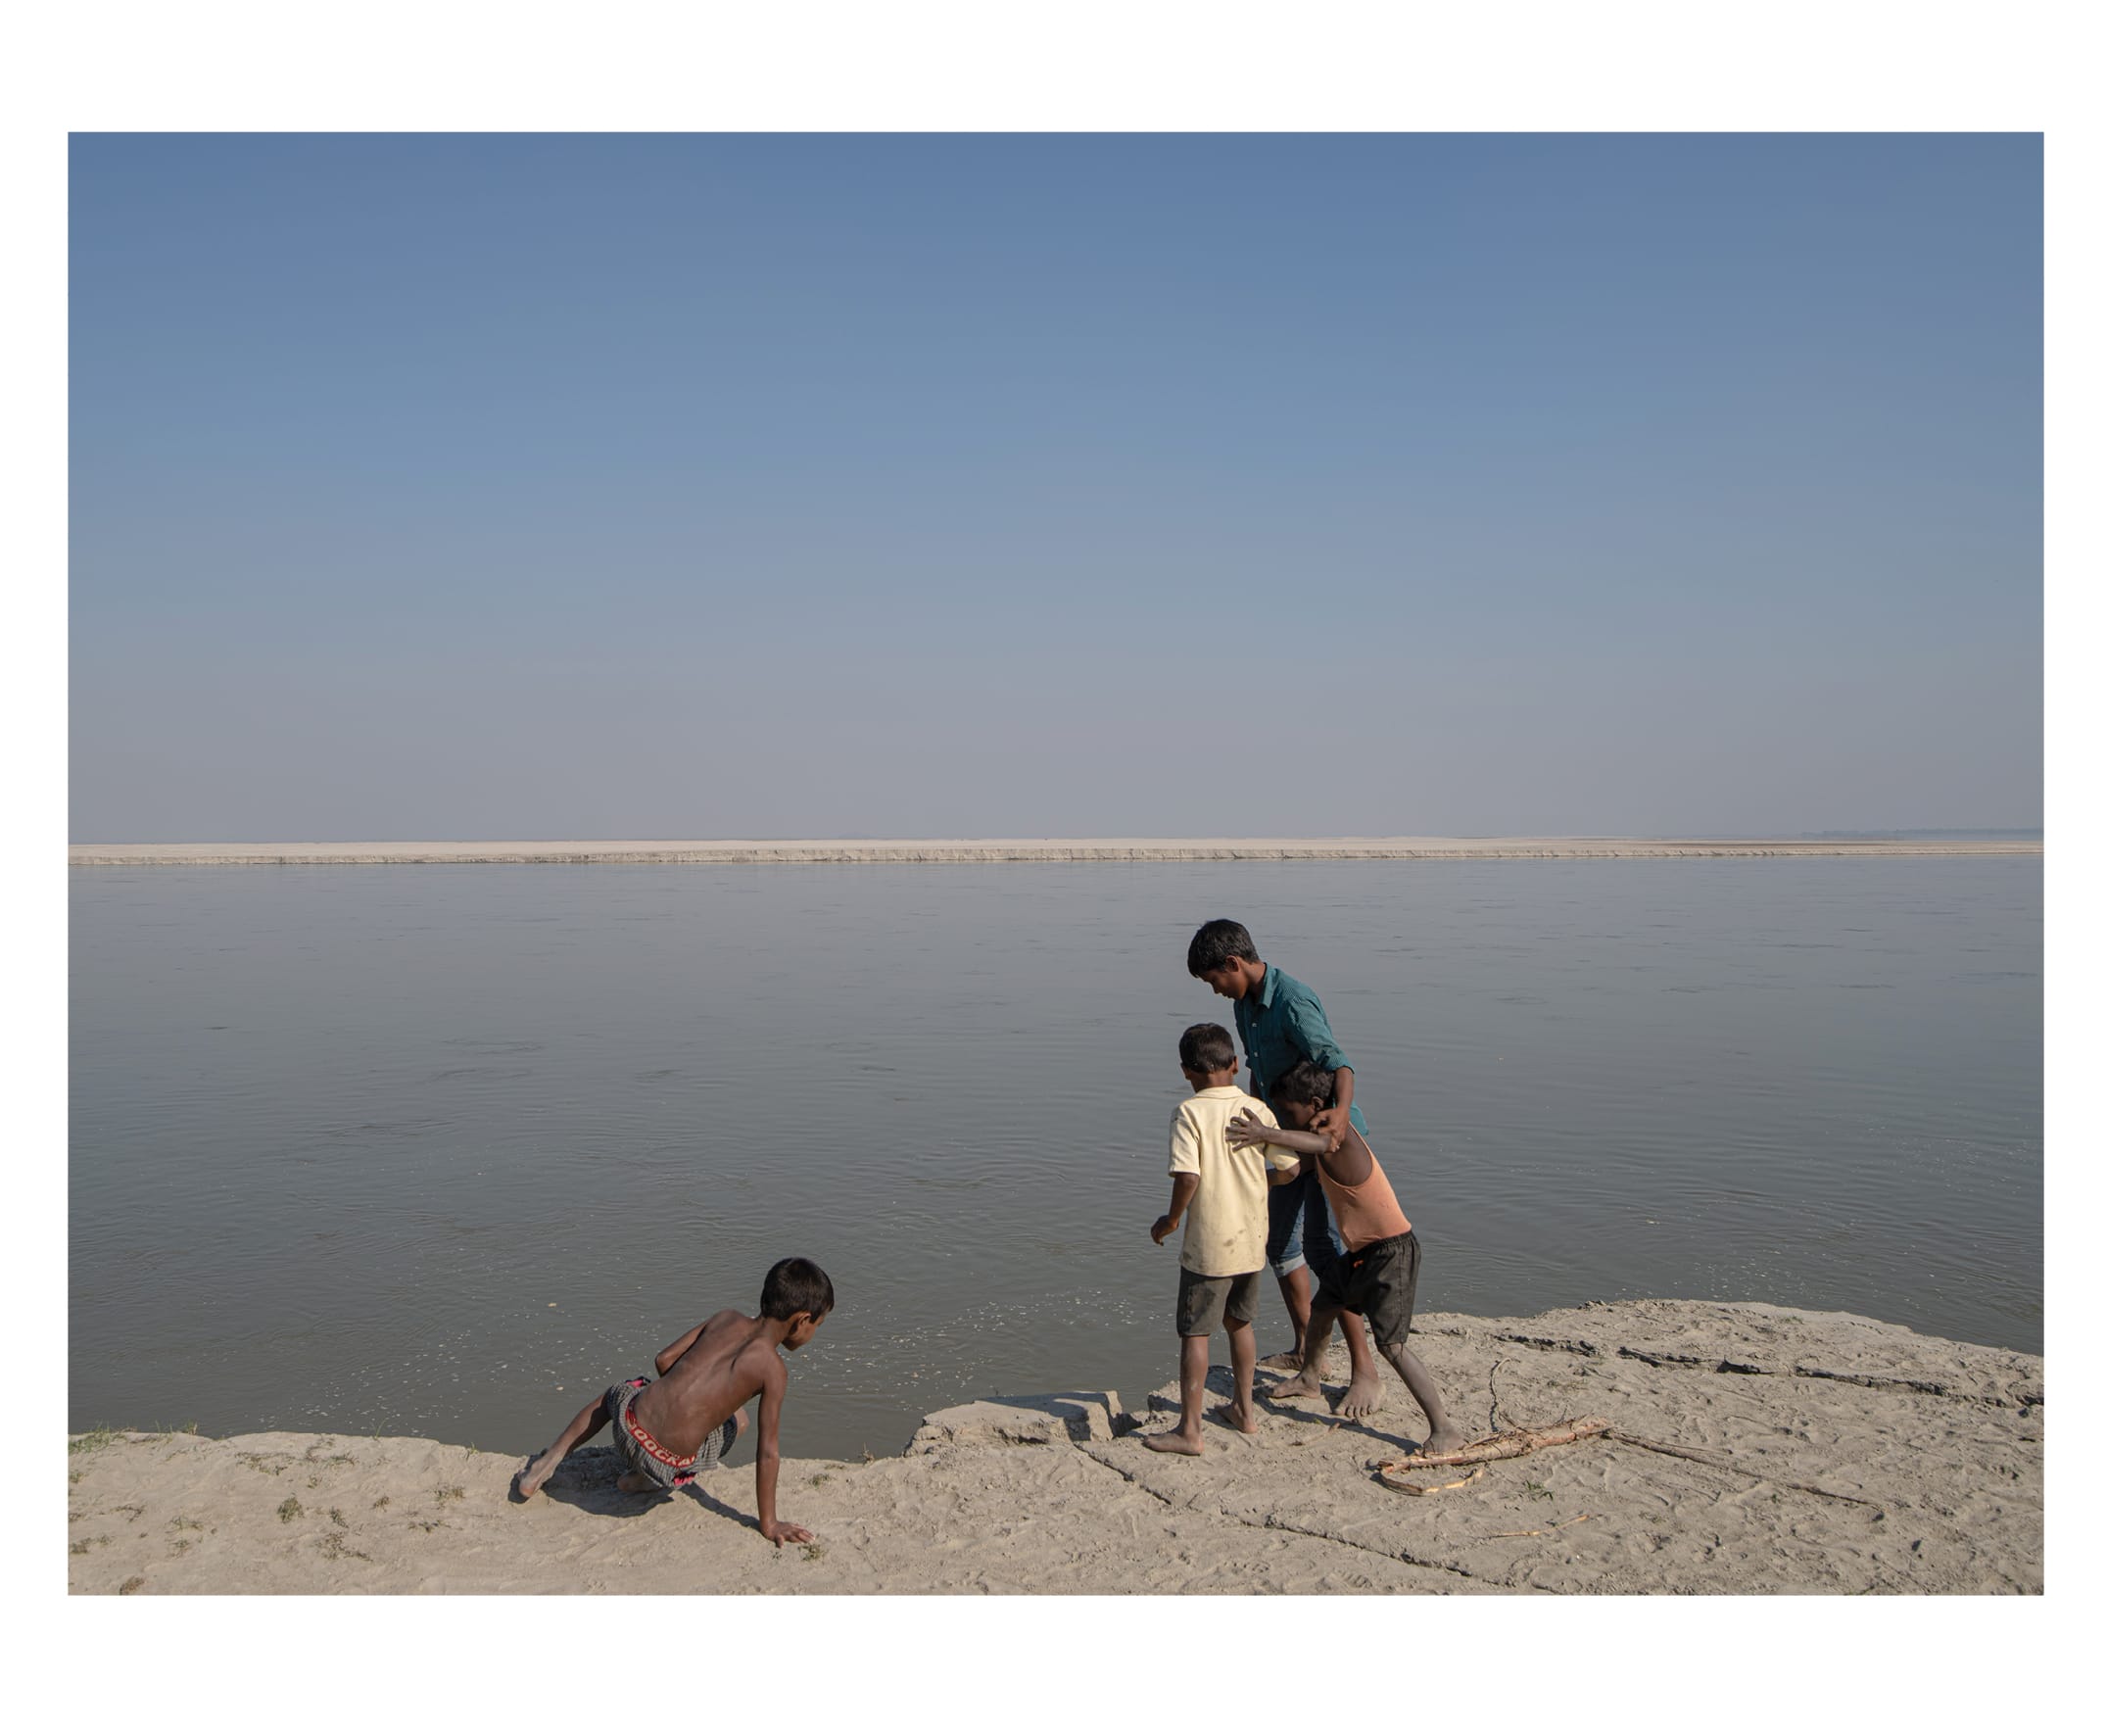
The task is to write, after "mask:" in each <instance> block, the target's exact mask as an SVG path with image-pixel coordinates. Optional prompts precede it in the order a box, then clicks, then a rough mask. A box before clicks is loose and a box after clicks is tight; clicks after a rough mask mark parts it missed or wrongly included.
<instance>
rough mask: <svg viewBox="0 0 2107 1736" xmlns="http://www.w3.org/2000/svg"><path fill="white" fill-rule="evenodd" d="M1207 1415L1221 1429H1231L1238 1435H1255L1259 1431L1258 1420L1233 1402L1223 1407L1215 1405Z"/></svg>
mask: <svg viewBox="0 0 2107 1736" xmlns="http://www.w3.org/2000/svg"><path fill="white" fill-rule="evenodd" d="M1208 1415H1209V1416H1210V1417H1212V1418H1214V1420H1215V1421H1216V1422H1217V1423H1221V1425H1222V1427H1224V1428H1233V1429H1235V1430H1236V1432H1237V1433H1238V1434H1257V1433H1258V1431H1259V1420H1258V1418H1257V1417H1256V1416H1254V1415H1253V1414H1252V1413H1251V1412H1250V1411H1248V1410H1246V1409H1245V1408H1244V1407H1243V1406H1242V1405H1240V1404H1237V1403H1236V1402H1235V1401H1234V1400H1231V1401H1230V1402H1229V1403H1228V1404H1225V1405H1217V1406H1216V1407H1215V1408H1214V1409H1213V1410H1212V1411H1210V1412H1208Z"/></svg>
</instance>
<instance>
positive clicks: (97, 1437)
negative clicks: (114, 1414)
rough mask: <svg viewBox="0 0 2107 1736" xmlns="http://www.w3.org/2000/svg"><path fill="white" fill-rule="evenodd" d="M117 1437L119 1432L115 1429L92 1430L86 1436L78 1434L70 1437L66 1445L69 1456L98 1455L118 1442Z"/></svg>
mask: <svg viewBox="0 0 2107 1736" xmlns="http://www.w3.org/2000/svg"><path fill="white" fill-rule="evenodd" d="M117 1437H118V1431H117V1430H116V1429H114V1428H91V1429H89V1430H88V1431H87V1433H85V1434H76V1435H73V1436H72V1437H70V1438H69V1439H68V1441H67V1443H66V1450H67V1452H68V1453H69V1454H72V1453H98V1452H100V1451H102V1449H103V1448H105V1447H107V1446H108V1445H109V1444H110V1443H111V1442H112V1441H114V1440H116V1439H117Z"/></svg>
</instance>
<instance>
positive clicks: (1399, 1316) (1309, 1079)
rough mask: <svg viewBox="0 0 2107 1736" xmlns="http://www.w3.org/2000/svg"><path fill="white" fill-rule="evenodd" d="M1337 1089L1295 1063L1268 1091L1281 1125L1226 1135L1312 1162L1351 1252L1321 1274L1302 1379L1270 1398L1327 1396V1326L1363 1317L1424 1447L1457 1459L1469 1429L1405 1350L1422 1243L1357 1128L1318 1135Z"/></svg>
mask: <svg viewBox="0 0 2107 1736" xmlns="http://www.w3.org/2000/svg"><path fill="white" fill-rule="evenodd" d="M1331 1089H1332V1077H1331V1075H1330V1074H1329V1073H1327V1072H1325V1071H1324V1069H1323V1068H1321V1067H1319V1066H1317V1063H1316V1062H1315V1061H1310V1060H1302V1061H1297V1062H1296V1063H1295V1065H1294V1066H1292V1067H1290V1068H1289V1069H1287V1071H1286V1072H1284V1073H1282V1074H1281V1075H1280V1076H1279V1077H1278V1078H1277V1079H1275V1080H1274V1081H1273V1082H1272V1085H1271V1086H1270V1088H1269V1091H1268V1093H1267V1095H1268V1097H1269V1099H1270V1101H1271V1103H1272V1106H1273V1109H1274V1112H1275V1113H1276V1114H1277V1115H1278V1116H1279V1117H1280V1126H1278V1127H1277V1128H1269V1127H1266V1126H1265V1125H1264V1124H1262V1123H1260V1122H1258V1121H1257V1120H1256V1119H1254V1118H1251V1117H1249V1116H1240V1117H1238V1118H1237V1119H1236V1120H1235V1121H1232V1122H1230V1123H1229V1125H1228V1127H1227V1128H1226V1129H1225V1130H1224V1137H1225V1138H1226V1139H1227V1141H1228V1143H1229V1144H1230V1145H1231V1146H1232V1147H1240V1146H1244V1145H1255V1144H1259V1143H1262V1142H1263V1143H1265V1144H1269V1145H1276V1146H1284V1147H1286V1148H1287V1149H1288V1150H1290V1151H1294V1152H1298V1153H1300V1154H1301V1157H1302V1166H1307V1165H1309V1164H1312V1163H1315V1164H1316V1165H1317V1181H1319V1182H1320V1183H1321V1184H1322V1186H1323V1189H1324V1197H1325V1198H1326V1200H1328V1201H1329V1202H1330V1205H1331V1215H1332V1217H1333V1218H1334V1219H1336V1220H1337V1222H1338V1226H1339V1239H1340V1241H1342V1242H1343V1243H1345V1245H1346V1257H1345V1258H1344V1259H1343V1260H1341V1261H1340V1262H1339V1263H1338V1264H1337V1265H1336V1266H1333V1267H1332V1268H1330V1269H1329V1270H1327V1271H1326V1272H1325V1273H1324V1274H1323V1276H1322V1278H1321V1279H1320V1281H1319V1283H1318V1285H1317V1295H1316V1296H1315V1297H1314V1298H1312V1300H1311V1303H1310V1325H1309V1326H1308V1327H1307V1328H1306V1333H1305V1336H1304V1338H1303V1357H1302V1370H1301V1372H1300V1373H1299V1374H1296V1375H1295V1376H1294V1377H1293V1378H1292V1379H1288V1380H1284V1381H1282V1382H1281V1383H1280V1384H1279V1385H1277V1386H1275V1387H1274V1388H1273V1389H1272V1391H1271V1392H1270V1393H1269V1395H1268V1396H1269V1398H1272V1399H1276V1400H1277V1399H1284V1398H1321V1397H1322V1396H1323V1394H1324V1388H1323V1385H1322V1383H1321V1382H1320V1380H1319V1378H1318V1374H1319V1371H1320V1370H1321V1369H1322V1367H1323V1347H1324V1345H1325V1344H1326V1343H1327V1342H1328V1341H1329V1339H1330V1337H1331V1328H1332V1326H1333V1325H1334V1324H1335V1323H1336V1322H1337V1320H1338V1319H1339V1317H1340V1316H1341V1315H1342V1314H1346V1313H1353V1314H1358V1315H1360V1316H1361V1317H1362V1318H1363V1319H1365V1321H1366V1322H1367V1323H1368V1332H1369V1334H1370V1336H1372V1337H1373V1338H1374V1340H1375V1348H1376V1349H1377V1350H1379V1351H1381V1352H1382V1354H1383V1359H1384V1360H1385V1361H1386V1362H1388V1363H1389V1365H1390V1366H1391V1367H1392V1368H1393V1369H1395V1370H1397V1372H1398V1374H1400V1375H1401V1376H1402V1377H1403V1379H1404V1381H1405V1385H1406V1387H1407V1389H1408V1390H1409V1391H1410V1392H1411V1393H1412V1395H1413V1398H1414V1399H1416V1400H1417V1401H1418V1405H1419V1408H1420V1410H1422V1411H1424V1412H1425V1413H1426V1422H1427V1437H1426V1441H1425V1443H1424V1450H1425V1451H1426V1452H1429V1453H1447V1452H1451V1451H1453V1450H1454V1449H1456V1448H1458V1447H1461V1445H1463V1443H1464V1435H1463V1431H1462V1430H1461V1429H1460V1428H1458V1427H1457V1426H1456V1425H1455V1424H1454V1423H1451V1422H1450V1421H1449V1414H1448V1412H1447V1411H1446V1410H1444V1409H1443V1408H1442V1403H1441V1391H1440V1389H1439V1388H1438V1387H1436V1386H1435V1384H1434V1376H1433V1375H1432V1374H1428V1373H1427V1370H1426V1365H1425V1364H1424V1363H1422V1362H1420V1360H1419V1359H1418V1358H1417V1357H1416V1356H1414V1355H1413V1353H1412V1352H1411V1351H1410V1350H1408V1349H1407V1348H1406V1347H1405V1339H1406V1337H1407V1335H1408V1334H1409V1333H1410V1332H1411V1331H1412V1313H1413V1303H1414V1301H1415V1300H1416V1296H1417V1291H1418V1287H1419V1238H1418V1236H1417V1235H1415V1234H1414V1233H1413V1227H1412V1221H1411V1220H1410V1219H1409V1218H1407V1217H1406V1216H1405V1213H1404V1211H1403V1209H1402V1208H1400V1206H1399V1205H1398V1196H1397V1194H1396V1193H1395V1192H1394V1191H1393V1190H1392V1189H1391V1186H1390V1179H1389V1178H1388V1177H1387V1176H1385V1175H1384V1174H1383V1167H1382V1165H1381V1164H1379V1163H1377V1162H1376V1161H1375V1153H1374V1152H1373V1151H1372V1150H1370V1149H1369V1147H1368V1142H1367V1141H1366V1140H1365V1139H1364V1138H1363V1137H1362V1136H1361V1132H1360V1130H1359V1129H1358V1128H1355V1127H1352V1126H1351V1125H1350V1126H1348V1127H1347V1129H1346V1133H1345V1137H1344V1138H1343V1139H1341V1140H1340V1141H1339V1147H1338V1149H1337V1150H1336V1151H1334V1150H1333V1149H1332V1141H1331V1139H1330V1137H1329V1136H1327V1135H1326V1134H1324V1133H1317V1132H1315V1131H1313V1128H1314V1124H1315V1123H1316V1121H1317V1117H1318V1115H1320V1114H1321V1113H1322V1112H1323V1111H1324V1110H1325V1108H1326V1107H1328V1106H1329V1104H1330V1102H1331ZM1302 1166H1298V1169H1296V1170H1274V1171H1272V1172H1270V1173H1269V1175H1268V1177H1267V1180H1268V1181H1271V1182H1272V1183H1273V1184H1274V1185H1276V1186H1277V1185H1279V1184H1280V1183H1281V1182H1284V1181H1293V1180H1294V1179H1295V1177H1296V1175H1297V1174H1298V1173H1299V1170H1300V1168H1301V1167H1302ZM1378 1402H1379V1401H1378ZM1374 1408H1375V1407H1374V1406H1373V1405H1371V1406H1369V1407H1368V1409H1370V1410H1372V1409H1374Z"/></svg>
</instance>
